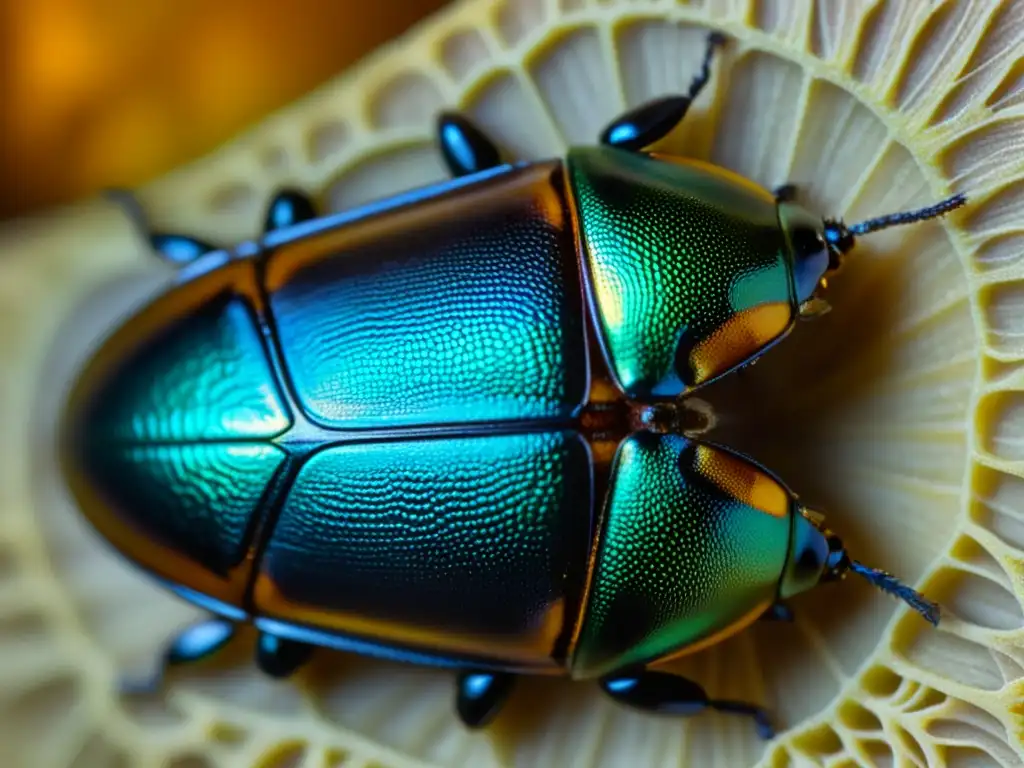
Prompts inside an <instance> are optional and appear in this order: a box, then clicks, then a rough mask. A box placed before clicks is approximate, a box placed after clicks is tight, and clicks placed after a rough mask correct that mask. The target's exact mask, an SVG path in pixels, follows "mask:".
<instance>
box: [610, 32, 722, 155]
mask: <svg viewBox="0 0 1024 768" xmlns="http://www.w3.org/2000/svg"><path fill="white" fill-rule="evenodd" d="M725 40H726V38H725V35H723V34H721V33H720V32H712V33H711V34H709V35H708V38H707V47H706V48H705V49H704V61H703V63H702V64H701V68H700V71H699V72H698V73H697V75H696V76H695V77H694V78H693V81H692V82H691V83H690V90H689V91H688V92H687V93H686V94H676V95H674V96H665V97H663V98H660V99H655V100H654V101H649V102H647V103H646V104H641V105H640V106H639V107H635V108H633V109H631V110H629V111H628V112H626V113H625V114H623V115H620V116H619V117H617V118H616V119H615V120H613V121H612V122H611V123H609V124H608V127H607V128H605V129H604V131H602V133H601V138H600V141H601V143H602V144H606V145H608V146H612V147H619V148H620V149H627V150H630V151H631V152H639V151H640V150H642V149H644V148H645V147H649V146H650V145H651V144H654V143H655V142H656V141H659V140H660V139H663V138H665V137H666V136H668V134H670V133H671V132H672V130H673V129H674V128H675V127H676V126H677V125H679V123H681V122H682V121H683V118H685V117H686V112H687V110H689V109H690V105H691V104H692V103H693V102H694V101H695V100H696V98H697V97H698V96H699V95H700V92H701V91H703V90H704V86H706V85H707V84H708V81H709V80H710V79H711V62H712V60H713V59H714V56H715V50H717V49H718V48H720V47H721V46H722V45H724V44H725Z"/></svg>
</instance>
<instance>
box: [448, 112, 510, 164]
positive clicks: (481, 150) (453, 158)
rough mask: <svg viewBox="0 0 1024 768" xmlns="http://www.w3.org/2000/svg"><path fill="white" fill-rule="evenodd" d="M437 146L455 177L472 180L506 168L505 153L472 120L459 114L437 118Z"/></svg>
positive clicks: (449, 114) (452, 113) (449, 113)
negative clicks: (478, 175)
mask: <svg viewBox="0 0 1024 768" xmlns="http://www.w3.org/2000/svg"><path fill="white" fill-rule="evenodd" d="M437 143H438V144H439V145H440V147H441V154H442V155H443V156H444V162H445V165H447V166H448V170H449V171H450V172H451V174H452V176H455V177H459V176H468V175H470V174H473V173H479V172H480V171H486V170H487V169H489V168H497V167H498V166H499V165H501V164H502V159H501V150H499V149H498V145H497V144H495V143H494V142H493V141H492V140H491V139H490V138H489V137H488V136H487V134H485V133H484V132H483V131H482V130H480V129H479V128H478V127H477V126H475V125H474V124H473V123H472V122H470V120H469V119H468V118H466V117H464V116H462V115H460V114H457V113H455V112H443V113H442V114H441V115H440V116H439V117H438V118H437Z"/></svg>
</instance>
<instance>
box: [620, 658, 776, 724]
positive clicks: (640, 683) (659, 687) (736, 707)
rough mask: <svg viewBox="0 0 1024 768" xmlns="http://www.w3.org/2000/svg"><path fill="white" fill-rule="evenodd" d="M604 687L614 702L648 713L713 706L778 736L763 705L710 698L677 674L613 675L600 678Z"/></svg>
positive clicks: (675, 712) (692, 712) (686, 711)
mask: <svg viewBox="0 0 1024 768" xmlns="http://www.w3.org/2000/svg"><path fill="white" fill-rule="evenodd" d="M601 688H603V689H604V692H605V693H607V694H608V695H609V696H611V697H612V698H613V699H615V701H617V702H619V703H621V704H625V705H627V706H630V707H634V708H636V709H641V710H644V711H646V712H655V713H659V714H666V715H683V716H689V715H696V714H698V713H700V712H703V711H704V710H707V709H714V710H717V711H719V712H731V713H734V714H739V715H746V716H748V717H750V718H751V719H753V721H754V725H755V727H756V728H757V733H758V735H760V736H761V738H764V739H771V738H773V737H774V736H775V729H774V728H773V727H772V724H771V720H770V719H769V717H768V713H767V712H766V711H765V710H763V709H762V708H761V707H758V706H756V705H754V704H747V703H745V702H741V701H728V700H717V699H709V698H708V695H707V693H705V691H704V689H703V688H702V687H701V686H699V685H697V683H695V682H693V681H692V680H687V679H686V678H685V677H679V676H678V675H670V674H668V673H666V672H648V671H640V672H636V673H627V674H619V675H612V676H609V677H606V678H604V679H603V680H602V681H601Z"/></svg>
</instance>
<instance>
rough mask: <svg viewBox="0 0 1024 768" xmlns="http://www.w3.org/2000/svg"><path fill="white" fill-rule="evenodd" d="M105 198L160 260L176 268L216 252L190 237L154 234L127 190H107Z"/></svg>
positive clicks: (203, 242)
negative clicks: (116, 205)
mask: <svg viewBox="0 0 1024 768" xmlns="http://www.w3.org/2000/svg"><path fill="white" fill-rule="evenodd" d="M106 196H107V197H108V198H109V199H110V200H112V201H113V202H115V203H117V204H118V205H119V206H121V208H122V209H123V210H124V212H125V213H126V214H127V215H128V218H130V219H131V220H132V223H134V224H135V226H136V227H137V228H138V229H139V231H140V232H141V233H142V235H143V237H144V238H145V239H146V240H147V241H148V242H149V244H150V246H151V247H152V248H153V250H154V251H156V252H157V253H158V254H159V255H160V257H161V258H163V259H164V260H165V261H169V262H170V263H172V264H175V265H177V266H183V265H185V264H188V263H189V262H191V261H195V260H196V259H198V258H199V257H200V256H202V255H204V254H207V253H210V252H211V251H215V250H217V247H216V246H214V245H211V244H210V243H207V242H205V241H203V240H200V239H199V238H196V237H192V236H191V235H177V234H172V233H169V232H154V231H153V230H152V228H151V227H150V224H149V219H148V218H147V217H146V212H145V211H144V210H143V209H142V205H140V204H139V201H138V199H137V198H136V197H135V195H134V194H133V193H132V192H131V191H130V190H127V189H108V190H107V192H106Z"/></svg>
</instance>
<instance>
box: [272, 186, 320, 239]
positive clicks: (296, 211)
mask: <svg viewBox="0 0 1024 768" xmlns="http://www.w3.org/2000/svg"><path fill="white" fill-rule="evenodd" d="M315 218H316V207H315V206H314V205H313V201H312V200H310V199H309V196H308V195H306V194H305V193H303V192H299V191H298V190H296V189H282V190H281V191H280V192H278V193H277V194H276V195H274V199H273V200H271V201H270V205H269V206H267V215H266V216H265V217H264V219H263V231H264V233H266V232H273V231H274V230H276V229H284V228H285V227H290V226H292V225H293V224H301V223H302V222H303V221H309V220H310V219H315Z"/></svg>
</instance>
